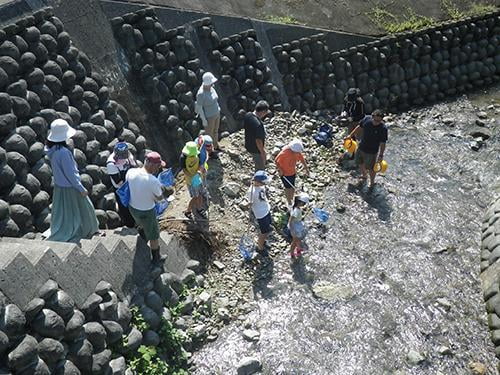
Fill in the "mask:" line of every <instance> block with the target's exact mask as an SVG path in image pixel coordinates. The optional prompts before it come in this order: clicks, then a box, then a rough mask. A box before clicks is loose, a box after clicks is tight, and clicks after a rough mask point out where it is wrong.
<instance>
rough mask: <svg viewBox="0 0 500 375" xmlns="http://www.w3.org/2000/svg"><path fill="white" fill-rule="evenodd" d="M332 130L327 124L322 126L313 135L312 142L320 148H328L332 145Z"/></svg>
mask: <svg viewBox="0 0 500 375" xmlns="http://www.w3.org/2000/svg"><path fill="white" fill-rule="evenodd" d="M332 137H333V128H332V127H331V126H330V125H328V124H323V125H321V126H320V127H319V130H318V133H316V134H314V135H313V138H314V140H315V141H316V142H317V143H318V144H319V145H321V146H325V147H327V148H330V147H332V146H333V143H332Z"/></svg>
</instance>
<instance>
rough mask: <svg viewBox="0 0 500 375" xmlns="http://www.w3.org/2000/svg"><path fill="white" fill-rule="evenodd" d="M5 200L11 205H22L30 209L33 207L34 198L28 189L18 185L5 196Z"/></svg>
mask: <svg viewBox="0 0 500 375" xmlns="http://www.w3.org/2000/svg"><path fill="white" fill-rule="evenodd" d="M5 200H6V201H7V202H9V203H10V204H20V205H22V206H24V207H27V208H28V209H30V208H31V205H32V197H31V194H30V192H29V191H28V189H26V188H25V187H24V186H22V185H19V184H16V185H14V187H13V188H12V189H11V190H10V191H9V193H8V194H7V195H6V196H5Z"/></svg>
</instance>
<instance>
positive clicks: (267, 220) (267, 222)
mask: <svg viewBox="0 0 500 375" xmlns="http://www.w3.org/2000/svg"><path fill="white" fill-rule="evenodd" d="M257 222H258V223H259V229H260V233H262V234H266V233H270V232H271V231H272V230H273V229H272V228H271V224H272V222H273V220H272V218H271V213H270V212H269V213H268V214H267V215H266V216H264V217H263V218H262V219H257Z"/></svg>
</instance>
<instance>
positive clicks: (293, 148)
mask: <svg viewBox="0 0 500 375" xmlns="http://www.w3.org/2000/svg"><path fill="white" fill-rule="evenodd" d="M303 152H304V146H303V145H302V142H301V141H300V140H299V139H294V140H293V141H291V142H290V143H289V144H288V145H287V146H285V147H283V148H282V149H281V151H280V153H279V154H278V156H276V159H275V160H274V162H275V164H276V168H277V169H278V173H279V175H280V177H281V182H283V186H284V187H285V196H286V201H287V204H288V210H291V209H292V204H293V196H294V195H295V177H296V175H297V163H298V162H301V163H302V165H303V166H304V170H305V173H306V175H307V176H309V168H308V167H307V163H306V160H305V159H304V154H303Z"/></svg>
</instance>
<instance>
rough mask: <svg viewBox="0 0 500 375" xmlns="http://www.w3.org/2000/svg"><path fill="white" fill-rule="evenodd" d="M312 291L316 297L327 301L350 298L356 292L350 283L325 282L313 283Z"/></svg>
mask: <svg viewBox="0 0 500 375" xmlns="http://www.w3.org/2000/svg"><path fill="white" fill-rule="evenodd" d="M312 291H313V294H314V296H315V297H316V298H321V299H324V300H327V301H333V300H337V299H349V298H351V297H352V296H353V294H354V292H353V290H352V288H351V287H350V286H348V285H341V284H333V283H325V282H322V283H317V284H315V285H313V287H312Z"/></svg>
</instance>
